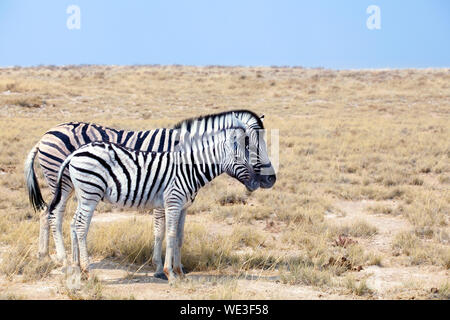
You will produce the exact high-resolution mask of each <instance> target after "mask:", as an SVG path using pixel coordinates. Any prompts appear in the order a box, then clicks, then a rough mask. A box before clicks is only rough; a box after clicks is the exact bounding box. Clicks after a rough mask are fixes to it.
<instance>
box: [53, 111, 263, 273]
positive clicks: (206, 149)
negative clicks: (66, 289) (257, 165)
mask: <svg viewBox="0 0 450 320" xmlns="http://www.w3.org/2000/svg"><path fill="white" fill-rule="evenodd" d="M245 131H246V126H245V125H244V124H243V123H242V122H241V121H239V120H238V119H236V120H235V121H234V122H233V125H232V126H230V129H225V130H220V131H217V132H214V133H209V132H204V133H203V134H201V135H198V136H193V137H188V138H185V139H182V142H181V143H180V145H179V146H178V147H177V148H176V151H172V152H142V151H136V150H132V149H128V148H125V147H123V146H120V145H117V144H112V143H107V142H94V143H90V144H88V145H85V146H82V147H81V148H79V149H78V150H76V151H74V152H73V153H72V154H71V155H69V156H68V157H67V158H66V160H65V161H64V162H63V164H62V165H61V168H60V170H59V173H58V178H57V183H56V192H55V196H54V198H53V201H52V203H51V205H50V206H49V222H50V225H51V227H52V231H53V233H54V235H55V241H56V248H57V255H58V257H59V258H61V259H65V251H64V244H63V241H62V237H61V235H58V229H57V228H56V226H57V225H58V224H59V223H60V220H61V218H62V214H61V211H59V210H56V209H57V208H58V207H65V203H66V202H67V199H68V198H69V196H70V194H69V193H68V192H67V191H66V190H64V188H63V185H62V181H63V175H64V171H65V169H66V168H68V170H69V179H70V180H71V182H72V185H73V187H74V189H75V192H76V194H77V199H78V208H77V211H76V213H75V215H74V218H73V221H72V224H71V236H72V257H73V262H74V263H75V264H77V265H80V264H81V267H82V268H83V269H87V267H88V265H89V260H88V256H87V245H86V236H87V231H88V228H89V223H90V220H91V218H92V214H93V212H94V210H95V208H96V206H97V204H98V203H99V201H102V200H103V201H107V202H110V203H114V204H117V205H119V206H121V207H137V208H165V211H166V217H167V219H168V221H167V224H168V225H167V230H168V234H167V250H166V263H165V267H164V273H165V274H166V276H167V277H168V278H169V279H172V278H174V277H176V274H178V275H181V274H182V272H181V257H180V252H181V251H180V250H181V241H180V239H179V238H178V237H179V234H180V233H181V234H182V230H180V229H182V228H183V224H181V223H180V219H181V218H182V217H183V215H182V211H184V210H186V208H187V207H188V206H189V205H190V204H191V203H192V202H193V201H194V199H195V196H196V194H197V192H198V190H199V189H200V188H201V187H203V186H204V185H205V184H206V183H208V182H210V181H211V180H212V179H214V178H215V177H217V176H218V175H220V174H222V173H223V172H226V173H227V174H229V175H230V176H232V177H234V178H236V179H237V180H239V181H240V182H241V183H243V184H245V185H246V186H247V188H248V189H250V190H252V189H254V188H255V186H256V188H257V185H258V183H257V182H256V181H257V180H258V177H257V176H256V174H255V173H254V170H253V167H252V166H251V165H250V162H249V157H248V152H246V148H247V145H246V144H247V143H246V142H247V141H248V140H246V139H245V136H246V133H245ZM187 135H188V136H189V133H187ZM183 219H184V217H183ZM183 223H184V222H183ZM176 247H177V248H176ZM172 263H173V264H174V267H173V266H172Z"/></svg>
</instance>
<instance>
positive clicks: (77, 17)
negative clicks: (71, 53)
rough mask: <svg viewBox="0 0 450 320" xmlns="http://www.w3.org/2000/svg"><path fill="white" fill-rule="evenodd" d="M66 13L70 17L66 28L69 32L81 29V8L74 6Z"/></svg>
mask: <svg viewBox="0 0 450 320" xmlns="http://www.w3.org/2000/svg"><path fill="white" fill-rule="evenodd" d="M66 13H67V14H69V15H70V16H69V17H68V18H67V21H66V26H67V29H69V30H80V29H81V10H80V7H79V6H77V5H75V4H72V5H70V6H68V7H67V9H66Z"/></svg>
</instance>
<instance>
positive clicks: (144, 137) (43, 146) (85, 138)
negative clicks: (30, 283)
mask: <svg viewBox="0 0 450 320" xmlns="http://www.w3.org/2000/svg"><path fill="white" fill-rule="evenodd" d="M232 113H234V114H235V116H236V117H238V118H239V119H240V120H241V121H242V122H243V123H245V125H246V129H247V131H255V133H253V134H252V135H251V137H252V138H251V139H250V147H251V149H252V150H258V152H257V153H258V154H259V156H260V157H259V159H261V160H258V161H259V162H258V161H256V163H255V171H256V172H257V174H259V176H260V178H261V187H270V185H271V181H267V180H268V179H270V178H268V176H270V174H268V175H267V174H265V175H261V174H260V169H259V168H258V166H260V168H263V167H264V166H267V163H270V162H267V161H268V158H267V156H266V151H265V142H264V141H263V140H262V141H260V140H261V139H260V138H259V137H258V130H261V129H263V128H264V127H263V124H262V119H263V117H264V116H262V117H258V116H257V115H256V114H255V113H253V112H252V111H249V110H236V111H230V112H222V113H217V114H211V115H207V116H202V117H198V118H192V119H187V120H184V121H182V122H180V123H178V124H177V125H176V126H175V127H174V128H173V129H155V130H149V131H126V130H116V129H112V128H107V127H102V126H98V125H96V124H90V123H82V122H71V123H65V124H61V125H59V126H57V127H55V128H53V129H51V130H49V131H48V132H47V133H45V134H44V136H43V137H42V138H41V140H40V141H39V142H38V143H37V144H36V145H35V147H34V148H33V149H32V150H31V151H30V153H29V155H28V158H27V160H26V162H25V177H26V186H27V189H28V194H29V198H30V202H31V204H32V205H33V208H34V209H35V210H36V211H38V210H41V209H44V208H45V207H46V204H45V201H44V199H43V198H42V194H41V191H40V188H39V183H38V181H37V178H36V174H35V172H34V167H33V164H34V160H35V158H36V156H38V160H39V164H40V167H41V169H42V171H43V174H44V177H45V180H46V182H47V185H48V186H49V187H50V190H51V192H52V193H53V194H54V193H55V187H56V178H57V174H58V170H59V168H60V166H61V163H63V161H64V160H65V159H66V158H67V156H68V155H69V154H70V153H72V152H73V151H75V150H77V149H78V148H79V147H80V146H81V145H84V144H87V143H89V142H93V141H109V142H113V143H117V144H120V145H123V146H125V147H128V148H132V149H136V150H145V151H157V152H162V151H171V150H174V148H175V146H176V145H177V143H178V139H177V136H179V131H180V128H181V126H182V125H183V124H185V125H186V129H187V130H188V131H190V132H191V133H193V134H202V133H204V132H206V131H207V132H212V131H214V130H221V129H224V128H226V125H227V124H228V123H230V122H229V121H228V120H229V118H230V117H231V115H232ZM260 142H261V143H260ZM260 144H261V146H260ZM270 168H271V166H270V165H269V169H270ZM270 170H272V169H270ZM270 170H269V172H270ZM272 171H273V170H272ZM68 177H69V176H68V171H67V170H66V172H65V174H64V176H63V182H62V184H63V186H64V189H65V191H66V192H68V193H70V192H71V191H72V189H73V186H72V183H71V181H70V179H69V178H68ZM64 209H65V208H64V207H61V208H60V210H61V211H62V212H64ZM47 212H48V211H47V210H45V211H43V214H42V215H41V220H40V232H39V256H40V257H43V256H46V255H48V243H49V226H48V217H47ZM154 215H155V253H156V254H157V253H158V252H159V254H160V253H161V250H162V239H163V238H164V223H165V221H164V210H160V209H155V210H154ZM58 228H59V225H58ZM154 260H155V261H154V262H155V263H156V264H157V267H158V270H159V271H158V272H157V273H156V275H157V276H158V275H160V276H162V275H163V273H162V260H161V257H159V258H156V256H155V259H154Z"/></svg>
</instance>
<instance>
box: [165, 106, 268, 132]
mask: <svg viewBox="0 0 450 320" xmlns="http://www.w3.org/2000/svg"><path fill="white" fill-rule="evenodd" d="M233 113H234V114H236V115H238V116H240V115H243V114H246V115H248V117H249V118H251V119H254V120H255V122H256V124H257V126H258V128H257V129H264V124H263V122H262V120H261V118H260V117H259V116H258V115H257V114H256V113H254V112H253V111H250V110H244V109H240V110H231V111H224V112H220V113H212V114H208V115H204V116H199V117H193V118H188V119H184V120H182V121H180V122H178V123H177V124H176V125H175V126H174V127H173V128H174V129H181V127H182V126H183V125H185V128H186V130H187V131H190V129H191V127H192V126H193V124H194V123H196V122H199V123H203V124H204V123H207V122H209V121H210V120H211V121H212V122H213V123H214V120H215V119H217V118H221V117H225V116H229V115H232V114H233ZM239 118H240V117H239ZM241 120H242V119H241ZM244 123H245V121H244Z"/></svg>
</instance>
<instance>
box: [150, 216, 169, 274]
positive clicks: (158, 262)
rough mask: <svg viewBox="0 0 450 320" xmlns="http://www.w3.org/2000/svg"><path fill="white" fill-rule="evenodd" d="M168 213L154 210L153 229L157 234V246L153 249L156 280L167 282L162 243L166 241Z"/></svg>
mask: <svg viewBox="0 0 450 320" xmlns="http://www.w3.org/2000/svg"><path fill="white" fill-rule="evenodd" d="M165 214H166V212H165V210H164V208H157V209H154V210H153V228H154V233H155V244H154V248H153V257H152V262H153V264H154V265H155V266H156V271H155V273H154V275H153V276H154V277H155V278H159V279H164V280H167V277H166V275H165V274H164V270H163V263H162V242H163V240H164V233H165V228H166V226H165V224H166V216H165Z"/></svg>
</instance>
